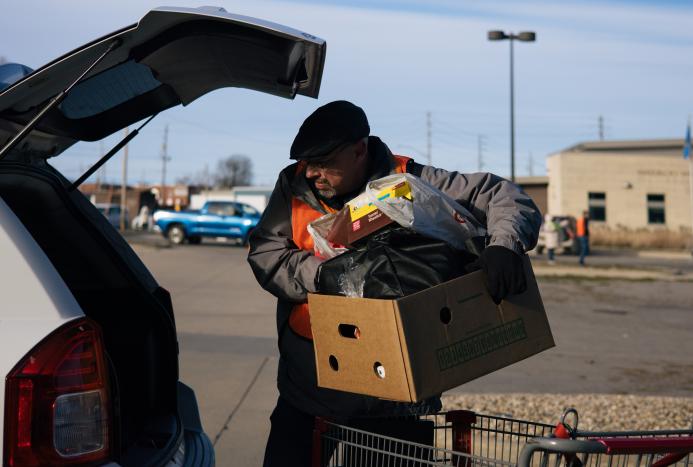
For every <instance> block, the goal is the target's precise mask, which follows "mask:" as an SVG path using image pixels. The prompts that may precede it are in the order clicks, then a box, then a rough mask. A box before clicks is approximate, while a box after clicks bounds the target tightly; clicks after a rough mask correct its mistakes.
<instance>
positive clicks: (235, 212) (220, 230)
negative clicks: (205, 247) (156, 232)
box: [154, 201, 260, 245]
mask: <svg viewBox="0 0 693 467" xmlns="http://www.w3.org/2000/svg"><path fill="white" fill-rule="evenodd" d="M259 220H260V213H259V212H258V210H257V209H255V208H254V207H252V206H249V205H247V204H243V203H236V202H233V201H208V202H206V203H205V205H204V206H203V207H202V209H200V210H199V211H192V210H191V211H167V210H159V211H156V212H155V213H154V222H155V224H156V226H157V227H158V228H159V229H160V230H161V233H162V234H163V235H164V237H167V238H168V239H169V240H170V241H171V242H172V243H174V244H177V245H179V244H181V243H183V242H185V241H187V242H188V243H190V244H193V245H194V244H198V243H200V242H201V241H202V237H226V238H235V239H238V240H239V241H240V243H241V244H242V245H245V244H247V243H248V236H249V235H250V232H251V231H252V230H253V229H254V228H255V226H256V225H257V223H258V221H259Z"/></svg>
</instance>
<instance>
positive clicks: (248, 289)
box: [134, 242, 693, 465]
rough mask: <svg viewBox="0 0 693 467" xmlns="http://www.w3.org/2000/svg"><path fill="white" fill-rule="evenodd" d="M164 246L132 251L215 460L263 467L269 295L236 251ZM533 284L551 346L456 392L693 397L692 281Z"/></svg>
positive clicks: (270, 389) (271, 361)
mask: <svg viewBox="0 0 693 467" xmlns="http://www.w3.org/2000/svg"><path fill="white" fill-rule="evenodd" d="M157 245H158V246H157ZM161 245H163V244H161V243H156V242H153V243H148V244H136V245H134V248H135V250H136V251H137V253H138V254H139V255H140V257H141V258H142V259H143V261H144V262H145V264H147V266H148V267H149V268H150V270H151V271H152V273H153V274H154V276H155V277H156V278H157V280H158V281H159V283H160V284H161V285H162V286H164V287H165V288H167V289H168V290H169V291H170V292H171V294H172V297H173V303H174V309H175V314H176V323H177V327H178V335H179V341H180V349H181V353H180V365H181V379H182V380H183V381H185V382H186V383H188V384H190V385H191V386H192V387H193V388H194V389H195V392H196V394H197V397H198V402H199V405H200V410H201V415H202V419H203V425H204V428H205V430H206V432H207V433H208V434H209V435H210V437H211V438H212V439H213V440H215V441H216V445H215V448H216V452H217V462H218V465H261V459H262V455H263V450H264V442H265V439H266V436H267V433H268V430H269V420H268V417H269V414H270V412H271V410H272V408H273V406H274V403H275V401H276V395H277V393H276V388H275V372H276V367H277V351H276V330H275V322H274V307H275V304H274V299H273V297H271V296H270V295H269V294H267V293H265V292H264V291H263V290H262V289H261V288H260V287H259V286H258V285H257V283H256V282H255V279H254V278H253V276H252V274H251V272H250V268H249V267H248V265H247V263H246V261H245V256H246V250H245V249H244V248H240V247H238V246H234V245H231V244H218V243H215V242H205V243H203V244H202V245H197V246H188V245H184V246H179V247H171V248H161V247H160V246H161ZM538 264H539V263H538ZM539 284H540V288H541V291H542V295H543V298H544V302H545V306H546V309H547V312H548V314H549V320H550V322H551V326H552V329H553V332H554V337H555V340H556V344H557V345H556V347H555V348H553V349H551V350H549V351H546V352H544V353H542V354H540V355H537V356H534V357H532V358H530V359H528V360H526V361H524V362H520V363H518V364H515V365H513V366H511V367H508V368H506V369H503V370H500V371H498V372H496V373H494V374H491V375H488V376H486V377H483V378H480V379H478V380H476V381H474V382H471V383H469V384H466V385H464V386H461V387H459V388H457V389H455V390H453V391H451V392H452V393H455V394H464V393H485V392H490V393H508V392H522V393H544V392H554V393H556V392H557V393H571V394H582V393H610V394H628V393H632V394H655V395H672V396H686V397H693V361H692V360H691V358H690V355H693V340H691V339H690V335H691V330H693V314H691V310H693V294H691V292H690V290H691V283H690V282H688V281H684V282H677V281H659V280H637V281H627V280H608V279H603V278H600V279H589V278H583V279H580V278H577V279H576V278H568V279H565V278H556V277H546V278H540V279H539Z"/></svg>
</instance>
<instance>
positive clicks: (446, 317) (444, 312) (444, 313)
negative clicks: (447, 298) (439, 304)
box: [440, 306, 452, 324]
mask: <svg viewBox="0 0 693 467" xmlns="http://www.w3.org/2000/svg"><path fill="white" fill-rule="evenodd" d="M440 320H441V321H442V322H443V324H450V321H452V313H451V312H450V308H448V307H446V306H444V307H443V308H441V309H440Z"/></svg>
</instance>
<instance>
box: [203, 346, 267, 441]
mask: <svg viewBox="0 0 693 467" xmlns="http://www.w3.org/2000/svg"><path fill="white" fill-rule="evenodd" d="M269 359H270V358H269V357H265V359H264V360H263V361H262V363H261V364H260V367H259V368H258V369H257V371H256V372H255V376H253V379H252V380H250V383H249V384H248V387H247V388H245V391H244V392H243V395H241V398H240V399H239V400H238V403H237V404H236V407H234V408H233V410H232V411H231V413H230V414H229V416H228V418H227V419H226V421H225V422H224V426H222V427H221V429H220V430H219V432H218V433H217V434H216V436H215V437H214V442H213V443H212V445H213V446H216V445H217V441H219V439H220V438H221V435H222V434H223V433H224V432H225V431H226V430H228V429H229V424H230V423H231V420H232V419H233V416H234V415H236V412H238V410H239V409H240V408H241V405H243V402H244V401H245V398H246V397H248V394H250V391H251V390H252V389H253V386H254V385H255V383H256V382H257V380H258V378H259V377H260V373H262V370H263V368H265V365H267V362H268V361H269Z"/></svg>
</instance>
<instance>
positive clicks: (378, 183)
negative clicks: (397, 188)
mask: <svg viewBox="0 0 693 467" xmlns="http://www.w3.org/2000/svg"><path fill="white" fill-rule="evenodd" d="M403 181H406V182H407V183H408V184H409V187H410V189H411V197H412V201H410V200H408V199H406V198H402V197H387V198H384V199H379V198H378V193H380V192H381V191H382V190H383V189H384V188H387V187H390V186H393V185H396V184H398V183H401V182H403ZM365 194H366V196H367V197H368V198H369V199H370V202H371V203H373V204H374V205H375V206H376V207H377V208H378V209H380V210H381V211H382V212H383V213H384V214H385V215H386V216H388V217H389V218H390V219H392V220H393V221H395V222H397V223H398V224H399V225H401V226H402V227H407V228H410V229H412V230H414V231H415V232H418V233H420V234H422V235H426V236H428V237H431V238H436V239H438V240H443V241H445V242H447V243H449V244H450V245H452V246H453V247H455V248H458V249H465V248H466V247H467V243H466V242H467V241H468V240H471V239H473V238H475V237H483V236H485V235H486V229H485V228H484V227H483V225H482V224H481V223H479V222H478V221H477V220H476V219H475V218H474V216H473V215H472V214H471V213H470V212H469V211H468V210H467V209H466V208H465V207H464V206H462V205H461V204H459V203H458V202H457V201H455V200H454V199H453V198H451V197H450V196H448V195H446V194H445V193H443V192H442V191H440V190H438V189H437V188H435V187H433V186H431V185H429V184H428V183H426V182H424V181H423V180H421V179H420V178H419V177H416V176H415V175H411V174H407V173H405V174H396V175H389V176H387V177H383V178H379V179H378V180H374V181H372V182H369V183H368V185H367V186H366V191H365Z"/></svg>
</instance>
